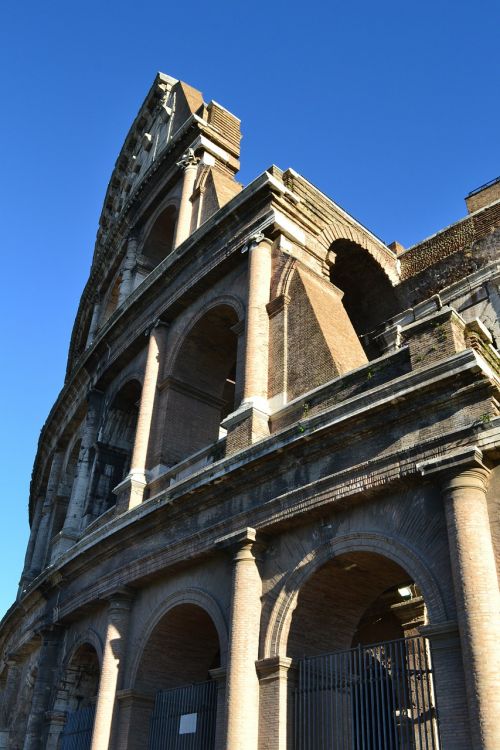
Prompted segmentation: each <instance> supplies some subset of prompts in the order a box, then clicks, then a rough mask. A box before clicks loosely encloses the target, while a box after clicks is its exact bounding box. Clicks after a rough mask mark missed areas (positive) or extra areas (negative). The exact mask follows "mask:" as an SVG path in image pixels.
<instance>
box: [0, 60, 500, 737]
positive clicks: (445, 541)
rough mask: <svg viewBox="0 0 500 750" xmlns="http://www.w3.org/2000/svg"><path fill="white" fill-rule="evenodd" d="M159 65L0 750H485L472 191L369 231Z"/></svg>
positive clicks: (112, 187)
mask: <svg viewBox="0 0 500 750" xmlns="http://www.w3.org/2000/svg"><path fill="white" fill-rule="evenodd" d="M239 146H240V123H239V120H238V119H237V118H236V117H235V116H234V115H232V114H231V113H230V112H228V111H227V110H226V109H224V107H222V106H221V105H219V104H217V103H216V102H215V101H212V102H210V103H209V104H206V103H205V102H204V101H203V98H202V95H201V93H200V92H199V91H196V90H195V89H193V88H192V87H190V86H188V85H186V84H184V83H182V82H180V81H177V80H174V79H173V78H171V77H169V76H166V75H163V74H159V75H158V76H157V78H156V80H155V81H154V84H153V86H152V88H151V90H150V91H149V93H148V95H147V97H146V100H145V102H144V104H143V105H142V107H141V108H140V111H139V114H138V115H137V117H136V119H135V120H134V122H133V124H132V127H131V129H130V132H129V134H128V136H127V138H126V140H125V143H124V145H123V148H122V150H121V152H120V154H119V156H118V159H117V162H116V167H115V169H114V171H113V174H112V176H111V179H110V182H109V187H108V190H107V193H106V197H105V200H104V207H103V210H102V215H101V218H100V222H99V231H98V234H97V241H96V246H95V252H94V256H93V261H92V267H91V270H90V275H89V279H88V282H87V284H86V286H85V289H84V291H83V294H82V298H81V302H80V306H79V310H78V314H77V317H76V321H75V325H74V329H73V334H72V338H71V344H70V349H69V357H68V367H67V373H66V379H65V383H64V386H63V388H62V390H61V393H60V395H59V397H58V399H57V401H56V402H55V404H54V406H53V408H52V410H51V412H50V414H49V416H48V418H47V421H46V423H45V425H44V427H43V430H42V433H41V436H40V443H39V447H38V453H37V456H36V460H35V465H34V469H33V477H32V483H31V496H30V522H31V537H30V541H29V545H28V549H27V552H26V562H25V567H24V571H23V574H22V579H21V583H20V588H19V595H18V599H17V601H16V602H15V603H14V604H13V606H12V607H11V609H10V610H9V611H8V613H7V614H6V616H5V618H4V620H3V622H2V625H1V630H0V654H1V662H0V689H1V713H0V747H3V748H12V749H14V748H16V749H18V750H20V749H21V748H23V749H24V750H41V748H50V750H55V749H56V748H60V749H61V750H88V748H92V750H107V749H108V748H113V749H114V750H142V749H144V750H160V749H162V750H212V749H214V750H438V748H441V749H443V750H466V749H469V748H474V750H480V749H481V750H483V749H484V750H486V749H487V750H498V749H499V748H500V721H499V716H500V663H499V661H500V659H499V648H498V641H499V637H500V614H499V610H500V607H499V590H498V582H497V566H498V563H499V560H500V517H499V500H500V496H499V493H500V470H499V469H498V468H497V465H498V463H499V462H500V418H499V416H498V414H499V402H498V398H499V385H500V382H499V373H500V368H499V356H498V352H497V349H496V342H497V341H500V326H499V322H498V315H499V312H500V295H499V283H500V256H499V248H500V228H499V227H500V182H499V181H493V182H491V183H488V184H487V185H485V186H482V187H481V188H479V189H477V190H475V191H473V192H472V193H471V194H470V195H469V196H467V199H466V203H467V208H468V213H467V215H466V217H465V218H464V219H462V220H461V221H458V222H457V223H456V224H454V225H452V226H450V227H447V228H446V229H444V230H442V231H441V232H439V233H437V234H436V235H434V236H433V237H431V238H429V239H427V240H425V241H423V242H422V243H420V244H418V245H416V246H414V247H411V248H408V249H405V248H403V247H402V246H401V245H399V244H398V243H396V242H395V243H393V244H392V245H390V246H387V245H385V244H384V243H383V242H381V240H379V239H378V238H377V237H376V236H375V235H374V234H372V233H371V232H370V231H369V230H368V229H366V228H365V227H364V226H362V225H361V224H360V223H359V222H358V221H356V220H355V219H354V218H353V217H352V216H350V215H349V214H348V213H346V212H345V211H344V210H343V209H342V208H340V206H338V205H337V204H336V203H335V202H334V201H333V200H331V199H330V198H328V197H327V196H325V195H324V194H323V193H321V192H320V191H319V190H317V189H316V188H315V187H314V186H313V185H312V184H311V183H309V182H308V181H307V180H306V179H305V178H303V177H301V176H300V175H299V174H297V173H296V172H295V171H293V169H287V170H286V171H282V170H281V169H279V168H278V167H276V166H272V167H270V168H269V169H267V170H266V171H265V172H263V173H262V174H261V175H260V176H259V177H257V179H255V180H254V181H253V182H251V183H250V184H249V185H247V186H246V187H242V186H241V185H240V184H239V183H238V182H237V181H236V179H235V175H236V173H237V171H238V168H239Z"/></svg>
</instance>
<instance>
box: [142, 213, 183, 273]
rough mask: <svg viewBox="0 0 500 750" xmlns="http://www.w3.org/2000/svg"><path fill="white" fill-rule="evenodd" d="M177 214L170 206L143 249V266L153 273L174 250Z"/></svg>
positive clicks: (156, 223) (157, 222)
mask: <svg viewBox="0 0 500 750" xmlns="http://www.w3.org/2000/svg"><path fill="white" fill-rule="evenodd" d="M176 219H177V212H176V209H175V207H174V206H168V208H166V209H165V210H164V211H162V213H161V214H160V215H159V216H158V218H157V219H156V221H155V223H154V224H153V226H152V228H151V230H150V232H149V234H148V236H147V238H146V241H145V242H144V245H143V248H142V253H141V255H142V264H143V266H144V268H145V270H146V271H151V270H152V269H153V268H155V267H156V266H157V265H158V264H159V263H161V261H162V260H163V259H164V258H166V257H167V255H169V254H170V253H171V252H172V250H173V249H174V232H175V223H176Z"/></svg>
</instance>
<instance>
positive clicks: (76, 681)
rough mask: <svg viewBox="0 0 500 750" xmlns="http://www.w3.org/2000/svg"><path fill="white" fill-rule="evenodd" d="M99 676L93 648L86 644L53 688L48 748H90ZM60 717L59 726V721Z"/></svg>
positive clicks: (77, 651)
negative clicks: (54, 688)
mask: <svg viewBox="0 0 500 750" xmlns="http://www.w3.org/2000/svg"><path fill="white" fill-rule="evenodd" d="M99 675H100V667H99V659H98V656H97V653H96V650H95V648H94V647H93V646H92V645H91V644H90V643H84V644H82V645H81V646H79V647H78V648H77V649H76V651H75V652H74V654H73V655H72V657H71V659H70V660H69V662H68V663H67V664H66V666H65V667H64V669H63V674H62V677H61V680H60V682H59V684H58V686H57V692H56V697H55V701H54V710H53V716H54V719H55V720H54V721H53V722H52V723H51V725H50V726H49V737H48V743H47V746H48V747H59V748H60V750H70V749H71V748H74V747H78V748H79V749H80V750H87V749H88V748H90V743H91V739H92V729H93V726H94V714H95V704H96V700H97V691H98V688H99ZM61 714H62V716H63V718H64V722H63V724H61V721H60V719H59V717H60V716H61ZM61 729H62V732H61ZM59 735H60V736H59ZM58 739H59V744H57V742H58Z"/></svg>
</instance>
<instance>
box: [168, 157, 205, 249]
mask: <svg viewBox="0 0 500 750" xmlns="http://www.w3.org/2000/svg"><path fill="white" fill-rule="evenodd" d="M199 161H200V160H199V159H198V158H197V157H196V156H195V155H194V151H193V149H192V148H188V150H187V151H186V153H185V154H183V156H182V158H181V159H180V161H179V162H177V165H178V166H179V167H182V168H183V169H184V179H183V182H182V193H181V202H180V205H179V214H178V216H177V226H176V229H175V240H174V249H175V248H176V247H178V246H179V245H180V244H182V243H183V242H184V240H185V239H187V238H188V237H189V235H190V233H191V217H192V215H193V204H192V202H191V196H192V195H193V190H194V184H195V182H196V175H197V173H198V162H199Z"/></svg>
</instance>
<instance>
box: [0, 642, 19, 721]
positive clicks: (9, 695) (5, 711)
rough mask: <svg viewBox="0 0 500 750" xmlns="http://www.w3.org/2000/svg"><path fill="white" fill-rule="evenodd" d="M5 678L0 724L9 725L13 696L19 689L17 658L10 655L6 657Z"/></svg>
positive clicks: (13, 702)
mask: <svg viewBox="0 0 500 750" xmlns="http://www.w3.org/2000/svg"><path fill="white" fill-rule="evenodd" d="M6 663H7V670H8V671H7V679H6V682H5V688H4V690H3V692H2V695H1V701H2V703H1V706H2V710H1V712H0V716H1V717H2V725H4V724H5V726H8V725H9V722H10V717H11V715H12V712H13V710H14V706H15V699H14V696H15V695H16V693H17V692H18V691H19V672H20V665H19V658H17V657H15V656H11V657H10V658H9V659H7V662H6Z"/></svg>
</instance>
